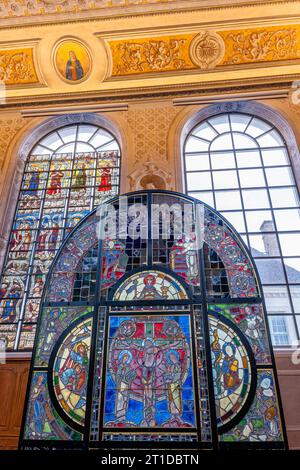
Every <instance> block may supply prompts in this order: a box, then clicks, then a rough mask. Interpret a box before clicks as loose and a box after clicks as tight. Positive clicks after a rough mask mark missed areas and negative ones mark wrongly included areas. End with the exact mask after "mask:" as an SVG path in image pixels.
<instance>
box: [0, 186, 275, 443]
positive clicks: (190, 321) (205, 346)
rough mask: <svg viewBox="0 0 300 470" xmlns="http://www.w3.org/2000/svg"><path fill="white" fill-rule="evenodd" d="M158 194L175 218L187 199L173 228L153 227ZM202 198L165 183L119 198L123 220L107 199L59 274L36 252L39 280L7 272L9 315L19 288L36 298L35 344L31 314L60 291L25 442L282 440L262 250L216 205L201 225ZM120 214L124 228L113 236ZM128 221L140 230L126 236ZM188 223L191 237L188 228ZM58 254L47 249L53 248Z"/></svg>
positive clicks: (47, 307)
mask: <svg viewBox="0 0 300 470" xmlns="http://www.w3.org/2000/svg"><path fill="white" fill-rule="evenodd" d="M77 183H78V186H80V184H81V183H80V181H77ZM77 183H76V185H77ZM77 189H78V188H77ZM75 192H76V191H75ZM124 200H126V202H127V205H128V211H129V212H128V214H127V215H126V216H125V217H124V214H122V213H121V202H122V204H123V203H124ZM154 201H155V202H160V203H161V206H160V207H163V213H164V214H165V215H166V212H165V204H166V203H168V204H171V205H172V204H173V209H172V211H173V215H172V214H171V216H170V221H171V227H170V231H169V232H168V230H167V228H166V226H165V220H166V218H164V220H163V219H162V217H161V216H159V218H158V219H157V220H158V224H157V225H156V224H155V223H153V217H154V215H155V211H154V209H153V203H154ZM175 203H176V204H178V205H177V209H176V207H175V206H174V204H175ZM134 204H138V210H137V212H134V211H133V206H134ZM141 204H144V205H145V214H146V216H145V217H144V219H142V218H141V217H140V215H141V212H142V211H141ZM176 204H175V205H176ZM197 204H201V203H200V202H197V201H196V200H191V199H188V198H185V197H184V196H180V195H177V194H175V195H173V194H172V193H168V194H167V195H166V193H159V192H156V191H155V192H154V193H153V192H152V191H148V192H147V191H143V192H140V193H134V194H130V195H128V198H126V196H122V197H120V198H117V199H115V200H113V202H112V207H113V208H114V210H115V213H114V216H113V217H112V218H109V222H107V220H106V219H105V214H107V213H108V211H109V207H110V209H111V206H109V205H105V206H102V209H101V211H100V218H99V216H98V214H99V212H98V213H96V212H91V213H90V215H89V216H88V217H87V218H86V219H85V220H84V221H83V222H82V223H81V224H79V225H78V227H77V229H76V230H75V231H74V232H73V233H72V235H71V236H70V237H69V238H68V239H67V240H66V241H65V242H64V244H63V246H62V249H61V251H60V255H59V256H58V257H57V259H56V261H55V262H54V263H53V264H52V266H51V271H50V273H49V274H48V275H47V276H46V272H45V271H43V270H42V269H37V268H36V266H39V267H45V266H46V265H48V266H49V265H50V264H51V257H45V256H41V258H40V259H38V258H36V257H34V258H33V263H35V262H36V261H38V262H39V263H40V264H39V265H37V264H33V266H34V267H35V270H34V271H33V278H32V279H33V282H32V283H31V284H30V285H29V284H28V282H27V281H28V280H27V277H28V276H26V274H24V279H22V283H21V284H19V285H18V286H17V285H16V284H15V286H14V284H13V282H12V279H13V275H12V274H7V275H6V277H5V279H6V286H7V287H8V289H7V292H8V293H7V294H6V295H3V296H2V298H1V302H6V301H12V304H11V305H10V304H3V309H8V310H5V315H6V314H8V315H11V316H14V315H15V317H16V318H18V315H19V313H18V308H19V307H18V304H17V303H18V302H19V298H18V297H15V294H16V290H17V291H18V289H19V290H20V291H21V290H22V289H23V290H24V292H29V297H28V298H29V302H28V304H27V308H29V307H28V306H30V309H29V310H26V312H27V313H26V315H27V316H25V318H27V321H25V322H23V323H22V328H21V330H20V347H22V348H24V349H27V348H28V345H29V344H30V341H32V337H33V336H34V329H35V324H34V322H32V321H30V319H31V318H32V315H35V313H34V312H35V311H36V310H37V306H36V305H35V302H37V303H38V302H41V297H40V295H41V286H42V281H43V282H47V286H48V287H47V291H46V293H45V294H46V295H45V297H44V299H43V303H42V306H41V317H40V324H39V334H38V339H37V342H36V348H35V357H34V362H33V373H32V377H31V382H30V383H31V385H30V389H29V402H28V406H27V408H26V410H27V415H26V416H27V418H26V419H27V421H26V426H25V429H24V433H23V438H22V439H23V441H22V442H23V444H24V447H25V446H29V447H30V445H31V442H32V441H33V440H34V444H35V445H37V446H38V447H39V443H38V442H39V441H40V443H41V446H42V445H43V441H45V442H47V443H49V445H50V447H51V446H52V444H51V441H62V442H64V444H63V445H64V446H66V448H67V447H68V441H70V440H72V441H75V440H77V442H79V443H80V442H82V448H83V447H89V446H91V447H93V448H98V447H100V446H102V445H103V442H105V446H108V447H113V446H114V445H115V444H116V443H119V445H121V443H122V442H123V443H125V442H126V443H127V444H128V445H134V446H136V447H138V446H139V444H141V443H143V445H144V443H147V442H155V443H158V444H160V445H161V446H168V445H169V444H170V445H173V446H174V445H176V444H177V443H178V445H181V446H183V448H184V447H185V446H194V445H196V446H199V447H201V446H203V447H205V448H213V447H218V446H220V445H221V446H225V447H226V446H227V445H230V443H231V442H234V441H239V440H241V441H243V440H244V441H247V440H248V441H253V442H254V441H255V442H257V443H259V444H260V445H262V447H263V444H264V442H269V441H270V442H271V441H279V442H280V440H281V442H282V436H283V430H282V429H283V428H282V424H281V416H280V408H279V398H278V389H277V385H276V375H275V374H276V371H275V365H274V363H273V358H272V354H271V347H270V344H269V340H268V331H267V326H266V323H265V313H264V303H263V299H262V294H261V292H260V288H259V282H258V279H257V275H256V272H255V269H254V266H253V262H252V259H251V256H250V254H249V253H248V251H247V250H246V249H245V246H244V245H243V243H242V242H241V240H240V239H239V237H238V236H237V234H236V233H235V232H234V231H233V230H232V228H231V227H230V225H229V224H228V223H227V222H226V221H225V220H224V219H223V218H222V217H221V216H220V214H218V213H217V212H215V211H213V210H212V209H210V208H208V207H204V210H203V211H201V214H203V219H201V220H200V224H201V221H202V222H203V224H202V225H203V226H200V227H198V226H197V224H198V223H199V219H197V220H196V219H195V213H198V209H197V208H196V209H195V206H196V205H197ZM174 207H175V208H174ZM186 207H188V209H187V210H188V214H189V215H188V217H185V215H184V211H185V209H186ZM172 211H171V212H172ZM48 214H49V213H48ZM129 214H130V215H129ZM176 214H177V215H176ZM176 216H178V217H179V221H178V220H177V221H176V220H175V219H176ZM136 219H138V222H137V220H136ZM188 219H189V220H190V221H191V225H190V226H189V227H188V229H187V228H186V225H185V224H187V220H188ZM44 220H45V226H44V229H43V230H50V229H49V228H47V223H49V227H50V226H51V227H52V226H53V225H54V224H55V223H56V222H57V224H58V225H59V224H60V220H61V219H60V218H59V217H57V218H56V219H55V220H53V219H52V218H51V217H50V216H49V217H47V218H45V219H44ZM99 220H100V221H101V222H100V227H101V225H103V226H102V229H103V230H101V231H100V232H99ZM112 221H115V222H116V224H117V230H116V232H115V233H113V234H112V233H111V231H110V228H111V227H110V225H111V224H112ZM124 221H125V225H126V226H129V225H131V226H134V227H135V229H136V232H135V233H138V234H139V237H137V238H132V237H131V235H130V233H125V232H126V230H125V231H124V230H123V231H122V230H121V232H120V231H119V230H118V229H119V228H122V227H123V229H124ZM149 221H150V222H151V221H152V223H149ZM122 224H123V226H122ZM187 225H188V224H187ZM178 227H179V228H180V230H181V231H182V233H176V231H177V232H178ZM197 227H198V228H197ZM39 230H40V229H39ZM59 230H60V228H59ZM186 232H188V233H186ZM99 233H101V234H102V235H104V236H103V238H100V239H99ZM201 237H202V238H203V239H202V240H201ZM45 240H46V243H49V242H50V243H51V238H47V237H46V239H45ZM201 241H202V242H203V243H201ZM41 243H43V240H42V241H41ZM52 251H55V250H51V249H49V247H47V245H46V246H42V247H41V250H40V252H41V253H43V254H46V253H48V252H52ZM37 253H38V250H37V251H36V253H35V256H36V254H37ZM46 263H47V264H46ZM19 281H20V280H19ZM20 298H21V295H20ZM19 310H20V309H19ZM30 315H31V316H30ZM274 316H276V314H274ZM94 326H95V328H94ZM92 328H94V329H93V332H94V333H93V334H92ZM2 332H5V334H6V335H9V338H10V339H9V341H11V342H14V341H15V339H16V335H17V323H16V322H15V323H12V322H10V323H6V322H5V319H4V321H2V323H1V322H0V339H1V334H2ZM7 337H8V336H7ZM90 361H91V364H92V365H93V367H90V366H89V365H90ZM88 384H91V386H90V387H88ZM268 397H269V398H270V400H269V401H268ZM83 436H84V438H83ZM81 440H82V441H81ZM131 443H132V444H131ZM53 445H54V444H53ZM72 445H73V443H72ZM76 445H77V444H76Z"/></svg>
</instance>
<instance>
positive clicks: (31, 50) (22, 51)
mask: <svg viewBox="0 0 300 470" xmlns="http://www.w3.org/2000/svg"><path fill="white" fill-rule="evenodd" d="M37 44H38V41H37V40H33V41H29V42H28V41H27V42H26V43H24V42H23V43H22V42H19V43H10V44H7V43H0V80H1V81H2V82H4V84H5V85H6V86H9V87H14V86H41V85H44V80H43V78H42V76H41V73H40V70H39V67H38V60H37V58H36V55H37V50H36V49H37Z"/></svg>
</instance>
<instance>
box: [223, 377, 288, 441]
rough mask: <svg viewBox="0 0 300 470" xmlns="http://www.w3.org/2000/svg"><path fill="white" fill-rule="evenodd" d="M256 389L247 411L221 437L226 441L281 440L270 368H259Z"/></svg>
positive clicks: (278, 415) (280, 428)
mask: <svg viewBox="0 0 300 470" xmlns="http://www.w3.org/2000/svg"><path fill="white" fill-rule="evenodd" d="M257 375H258V377H257V389H256V395H255V398H254V401H253V403H252V405H251V407H250V410H249V412H248V413H247V414H246V416H245V417H244V418H243V419H242V420H241V422H240V423H239V424H238V425H237V426H235V427H234V428H233V429H232V430H230V431H229V432H227V433H226V434H224V435H223V436H222V437H221V439H222V441H226V442H232V441H233V442H237V441H238V442H244V441H250V442H272V441H282V440H283V435H282V427H281V423H280V413H279V409H278V401H277V397H276V391H275V383H274V374H273V371H272V370H267V369H264V370H259V371H258V374H257Z"/></svg>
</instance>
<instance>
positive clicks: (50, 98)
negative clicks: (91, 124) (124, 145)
mask: <svg viewBox="0 0 300 470" xmlns="http://www.w3.org/2000/svg"><path fill="white" fill-rule="evenodd" d="M296 80H299V75H298V74H289V75H276V76H273V77H261V78H256V79H253V78H248V79H245V78H243V79H233V80H231V81H230V82H228V81H227V82H225V81H224V82H219V81H213V80H211V81H210V82H197V83H195V82H190V83H184V84H176V85H168V84H167V85H161V84H160V85H157V86H150V87H146V86H139V87H135V88H133V89H130V90H128V89H123V90H122V89H117V90H98V91H84V92H78V93H74V92H73V93H72V92H69V93H54V94H52V95H35V96H21V97H13V98H7V99H6V103H5V104H3V105H0V110H1V111H6V110H7V111H11V110H18V111H19V110H22V109H30V108H34V107H39V106H45V107H46V106H55V107H57V106H71V104H72V103H74V102H76V103H77V104H78V105H79V104H80V106H89V105H93V104H95V103H105V102H107V101H109V102H113V101H114V102H116V101H117V102H118V103H122V104H123V103H127V102H128V103H129V102H134V101H136V100H140V99H141V98H142V99H143V100H144V101H147V100H150V101H153V99H162V98H163V99H174V98H177V97H182V96H183V97H184V96H186V97H191V96H205V95H207V94H210V95H213V94H216V96H219V95H220V93H222V94H232V93H235V94H237V93H245V92H253V91H264V90H280V93H288V92H289V91H290V89H291V85H292V83H293V82H294V81H296ZM224 99H225V98H224Z"/></svg>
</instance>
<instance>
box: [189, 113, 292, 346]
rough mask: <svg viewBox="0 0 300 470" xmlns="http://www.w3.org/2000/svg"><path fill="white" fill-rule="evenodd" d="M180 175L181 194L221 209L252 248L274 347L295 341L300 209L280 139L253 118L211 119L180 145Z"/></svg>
mask: <svg viewBox="0 0 300 470" xmlns="http://www.w3.org/2000/svg"><path fill="white" fill-rule="evenodd" d="M184 174H185V188H186V192H187V194H189V195H191V196H193V197H196V198H198V199H200V200H202V201H204V202H206V203H207V204H209V205H210V206H212V207H214V208H215V209H217V210H218V211H220V212H221V213H222V214H223V215H224V216H225V217H226V219H227V220H228V221H230V222H231V223H232V225H233V226H234V227H235V228H236V229H237V230H238V232H239V233H240V234H241V236H242V238H243V240H244V242H245V243H246V244H247V245H248V247H249V248H250V250H251V252H252V255H253V257H254V259H255V262H256V265H257V267H258V271H259V273H260V277H261V281H262V283H263V289H264V294H265V299H266V304H267V311H268V314H269V324H270V330H271V335H272V340H273V344H274V345H275V346H287V345H291V344H293V343H294V342H295V341H296V340H297V339H299V330H300V300H299V299H300V211H299V207H300V206H299V194H298V190H297V186H296V182H295V177H294V174H293V169H292V167H291V162H290V158H289V153H288V147H287V145H286V142H285V141H284V139H283V137H282V136H281V135H280V133H279V131H278V130H277V129H276V128H274V126H273V125H272V124H270V123H269V122H266V121H265V120H263V119H260V118H259V117H257V116H253V115H249V114H244V113H235V112H233V113H222V114H219V115H215V116H212V117H210V118H208V119H207V120H205V121H204V122H201V123H199V124H198V125H197V126H196V127H195V128H194V129H193V130H192V131H191V132H190V134H189V135H188V137H187V139H186V141H185V145H184Z"/></svg>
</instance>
